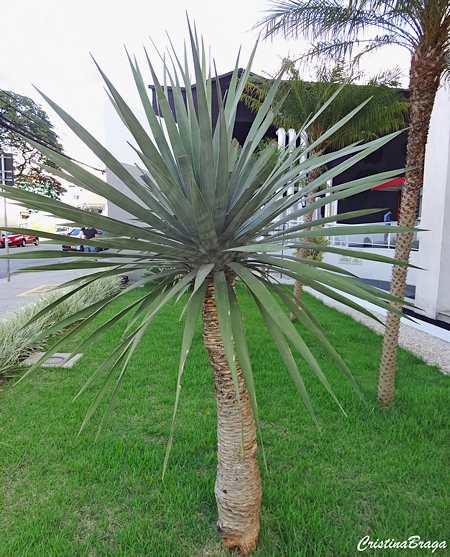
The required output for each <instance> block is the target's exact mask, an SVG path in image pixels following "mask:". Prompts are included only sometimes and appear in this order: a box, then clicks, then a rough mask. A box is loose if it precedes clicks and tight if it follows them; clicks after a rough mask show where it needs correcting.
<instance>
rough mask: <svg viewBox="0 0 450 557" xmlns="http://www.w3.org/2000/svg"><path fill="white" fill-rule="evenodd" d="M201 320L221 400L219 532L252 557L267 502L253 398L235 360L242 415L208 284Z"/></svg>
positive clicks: (217, 489) (229, 543)
mask: <svg viewBox="0 0 450 557" xmlns="http://www.w3.org/2000/svg"><path fill="white" fill-rule="evenodd" d="M202 316H203V341H204V343H205V347H206V351H207V353H208V357H209V360H210V362H211V367H212V371H213V375H214V382H215V387H216V397H217V449H218V450H217V461H218V462H217V478H216V485H215V489H214V493H215V496H216V501H217V508H218V511H219V521H218V523H217V527H218V531H219V534H220V536H221V537H222V538H223V539H224V543H225V545H226V547H227V548H228V549H232V548H236V547H239V549H240V554H241V555H249V554H250V553H251V551H252V550H253V549H255V547H256V543H257V540H258V534H259V508H260V506H261V498H262V488H261V476H260V473H259V467H258V462H257V458H256V456H257V451H258V447H257V440H256V427H255V420H254V418H253V411H252V406H251V402H250V397H249V395H248V391H247V387H246V385H245V381H244V378H243V375H242V371H241V368H240V366H239V362H238V361H237V357H236V365H237V372H238V383H239V396H240V402H241V413H240V412H239V407H238V402H237V396H236V391H235V389H234V385H233V380H232V377H231V371H230V366H229V364H228V360H227V357H226V354H225V349H224V346H223V342H222V337H221V335H220V331H219V321H218V318H217V309H216V301H215V297H214V285H213V283H210V284H209V286H208V289H207V292H206V295H205V298H204V300H203V310H202ZM241 416H242V422H241ZM241 423H242V430H241ZM242 436H243V439H242ZM242 441H243V442H242Z"/></svg>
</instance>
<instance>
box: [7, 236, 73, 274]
mask: <svg viewBox="0 0 450 557" xmlns="http://www.w3.org/2000/svg"><path fill="white" fill-rule="evenodd" d="M38 250H54V251H55V259H10V260H9V268H10V272H11V273H14V271H17V270H18V269H23V268H24V267H34V266H35V265H46V264H49V263H58V262H62V261H68V259H67V257H65V258H62V257H58V255H59V253H60V252H61V246H60V245H54V244H48V243H47V242H45V241H44V242H40V244H39V246H35V245H34V244H30V245H28V246H26V247H24V248H22V247H15V246H14V247H10V248H9V252H10V253H11V254H13V253H14V254H15V253H21V252H22V251H27V252H29V251H38ZM5 254H6V250H5V249H4V248H2V249H0V255H5ZM3 278H6V259H0V279H3Z"/></svg>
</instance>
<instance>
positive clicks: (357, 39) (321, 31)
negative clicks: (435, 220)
mask: <svg viewBox="0 0 450 557" xmlns="http://www.w3.org/2000/svg"><path fill="white" fill-rule="evenodd" d="M271 4H272V8H271V9H269V10H268V12H267V15H266V17H265V18H264V19H263V20H262V21H260V22H259V24H257V27H258V26H259V27H263V28H264V31H265V36H266V37H271V36H273V35H278V34H281V35H282V36H284V37H286V38H297V37H299V36H304V37H305V38H307V39H310V40H312V41H313V42H314V43H315V44H314V46H313V48H312V49H311V51H310V52H309V53H308V54H309V55H310V56H316V55H330V56H333V57H335V56H338V57H341V56H344V55H346V54H352V50H353V49H355V50H358V52H357V57H360V56H362V55H363V54H365V53H367V52H370V51H372V50H375V49H378V48H381V47H383V46H386V45H399V46H402V47H405V48H407V49H408V50H409V52H410V53H411V65H410V72H409V90H410V103H411V108H410V121H409V122H410V124H409V133H408V144H407V153H406V166H407V167H408V168H410V169H411V170H409V171H408V172H407V173H406V176H405V183H404V186H403V191H402V201H401V206H400V214H399V218H398V222H399V224H400V225H401V226H407V227H412V226H414V224H415V220H416V215H417V209H418V204H419V198H420V190H421V187H422V179H423V168H424V163H425V146H426V143H427V137H428V129H429V126H430V119H431V112H432V110H433V105H434V99H435V97H436V92H437V89H438V87H439V84H440V81H441V77H442V75H443V73H444V72H445V71H446V69H448V60H449V55H450V2H449V0H274V1H273V2H272V3H271ZM412 239H413V235H412V233H411V232H410V233H406V234H398V236H397V243H396V249H395V257H396V258H397V259H399V260H401V261H404V262H408V261H409V255H410V253H411V245H412ZM406 277H407V268H406V267H399V266H397V265H396V266H394V269H393V273H392V279H391V294H392V295H395V296H396V297H397V298H402V299H403V298H404V296H405V290H406ZM400 307H401V306H396V308H397V309H399V308H400ZM399 328H400V317H399V316H398V314H394V313H389V314H388V317H387V321H386V331H385V334H384V345H383V355H382V361H381V367H380V381H379V386H378V399H379V401H380V403H381V405H382V406H391V405H392V403H393V400H394V375H395V368H396V362H397V349H398V334H399Z"/></svg>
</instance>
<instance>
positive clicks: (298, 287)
mask: <svg viewBox="0 0 450 557" xmlns="http://www.w3.org/2000/svg"><path fill="white" fill-rule="evenodd" d="M321 174H322V169H321V168H320V167H319V168H314V169H313V170H311V171H310V172H308V183H311V182H312V181H313V180H315V179H316V178H318V177H319V176H320V175H321ZM316 193H317V190H313V191H312V192H311V194H310V195H312V196H314V195H315V194H316ZM315 200H316V198H315V197H311V198H310V199H308V201H307V202H306V206H308V205H311V203H313V202H314V201H315ZM313 217H314V211H311V212H310V213H306V215H305V218H304V221H303V222H312V220H313ZM305 230H306V231H309V230H311V228H305ZM303 241H304V242H308V241H309V238H304V239H303ZM308 253H309V250H308V249H304V248H302V249H299V250H298V255H299V257H301V258H302V259H306V258H307V257H308ZM302 291H303V284H302V283H301V282H300V281H299V280H296V281H295V286H294V296H295V298H297V299H298V300H300V298H301V297H302ZM294 302H295V303H296V305H297V306H298V303H297V302H296V300H295V299H294ZM290 320H291V321H296V320H297V318H296V317H295V315H294V314H293V313H291V315H290Z"/></svg>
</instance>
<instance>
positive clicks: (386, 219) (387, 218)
mask: <svg viewBox="0 0 450 557" xmlns="http://www.w3.org/2000/svg"><path fill="white" fill-rule="evenodd" d="M391 217H392V209H389V211H388V212H387V213H386V214H385V215H384V218H383V220H384V224H385V225H386V226H391V220H392V219H391ZM387 239H388V232H386V234H385V235H384V242H385V243H386V242H387Z"/></svg>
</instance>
